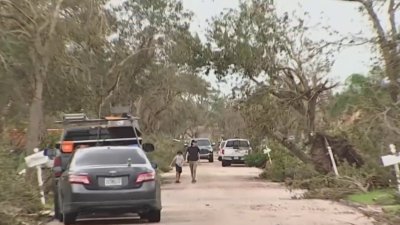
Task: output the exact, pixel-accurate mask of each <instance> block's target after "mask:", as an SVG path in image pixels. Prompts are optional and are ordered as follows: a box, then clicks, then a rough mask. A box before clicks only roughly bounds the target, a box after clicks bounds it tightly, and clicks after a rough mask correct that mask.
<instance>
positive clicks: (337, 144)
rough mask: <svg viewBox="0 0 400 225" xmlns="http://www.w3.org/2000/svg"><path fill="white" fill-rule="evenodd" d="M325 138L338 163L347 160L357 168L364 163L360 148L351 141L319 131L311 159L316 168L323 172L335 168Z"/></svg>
mask: <svg viewBox="0 0 400 225" xmlns="http://www.w3.org/2000/svg"><path fill="white" fill-rule="evenodd" d="M325 138H326V140H327V141H328V143H329V145H330V147H331V149H332V153H333V155H334V156H335V158H336V160H337V162H336V163H338V164H340V163H343V162H345V161H346V162H347V163H349V164H350V165H353V166H356V167H357V168H359V167H361V166H362V165H364V160H363V158H362V156H361V155H360V154H359V153H358V150H357V149H356V148H354V146H352V145H351V144H350V143H349V141H348V140H347V139H345V138H342V137H333V136H329V135H326V134H322V133H319V132H317V133H316V134H315V137H314V138H313V142H312V146H311V151H310V154H311V159H312V162H313V164H314V166H315V169H316V170H317V171H318V172H320V173H323V174H327V173H329V172H331V171H332V170H333V166H332V162H331V159H330V156H329V153H328V150H327V146H326V143H325Z"/></svg>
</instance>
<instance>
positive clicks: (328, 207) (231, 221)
mask: <svg viewBox="0 0 400 225" xmlns="http://www.w3.org/2000/svg"><path fill="white" fill-rule="evenodd" d="M258 174H259V170H257V169H254V168H246V167H239V166H238V167H224V168H223V167H221V166H220V163H219V162H218V161H217V162H215V163H213V164H210V163H208V162H204V163H201V164H200V165H199V168H198V182H197V183H196V184H192V183H190V178H189V168H188V167H184V172H183V182H182V183H181V184H175V183H172V181H173V179H174V178H173V177H174V174H173V173H172V172H171V173H168V174H165V177H166V180H167V181H171V182H167V184H166V185H164V187H163V192H162V195H163V196H162V198H163V199H162V200H163V211H162V222H161V223H160V224H161V225H214V224H215V225H221V224H226V225H243V224H251V225H265V224H269V225H292V224H293V225H303V224H304V225H317V224H318V225H319V224H321V225H342V224H357V225H370V224H371V225H372V221H371V220H369V219H368V218H366V217H364V216H363V215H362V214H360V213H359V212H356V211H355V210H353V209H352V208H349V207H346V206H343V205H341V204H338V203H333V202H330V201H322V200H292V199H291V196H292V195H293V194H291V193H289V192H288V191H286V189H285V188H283V187H282V186H280V185H279V184H275V183H268V182H262V181H259V180H258V179H257V176H258ZM100 221H101V222H100ZM79 224H82V225H83V224H95V225H103V224H113V225H117V224H144V223H143V222H141V221H139V220H135V219H133V220H132V219H130V220H121V221H116V220H112V221H111V220H110V221H107V222H106V221H105V220H104V219H98V220H97V221H92V222H81V223H79ZM48 225H60V223H57V222H52V223H49V224H48Z"/></svg>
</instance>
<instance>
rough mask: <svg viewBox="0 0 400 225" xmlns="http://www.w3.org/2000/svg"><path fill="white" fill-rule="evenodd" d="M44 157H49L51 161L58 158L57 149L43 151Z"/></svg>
mask: <svg viewBox="0 0 400 225" xmlns="http://www.w3.org/2000/svg"><path fill="white" fill-rule="evenodd" d="M43 155H44V156H47V157H49V159H54V157H56V156H57V149H49V148H46V149H44V150H43Z"/></svg>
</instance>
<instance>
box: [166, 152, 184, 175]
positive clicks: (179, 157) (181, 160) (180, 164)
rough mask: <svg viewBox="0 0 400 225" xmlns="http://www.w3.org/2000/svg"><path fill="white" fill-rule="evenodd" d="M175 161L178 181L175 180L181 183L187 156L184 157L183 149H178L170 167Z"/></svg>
mask: <svg viewBox="0 0 400 225" xmlns="http://www.w3.org/2000/svg"><path fill="white" fill-rule="evenodd" d="M174 162H175V170H176V181H175V183H180V179H181V173H182V167H183V163H184V162H185V158H183V153H182V152H181V151H178V153H177V154H176V156H175V157H174V159H173V160H172V162H171V165H170V167H172V164H173V163H174Z"/></svg>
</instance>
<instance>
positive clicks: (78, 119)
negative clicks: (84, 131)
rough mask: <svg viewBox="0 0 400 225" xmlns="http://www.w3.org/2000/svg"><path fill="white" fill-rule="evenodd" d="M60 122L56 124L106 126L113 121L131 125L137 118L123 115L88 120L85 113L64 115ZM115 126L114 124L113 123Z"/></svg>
mask: <svg viewBox="0 0 400 225" xmlns="http://www.w3.org/2000/svg"><path fill="white" fill-rule="evenodd" d="M62 118H63V119H62V120H61V121H56V122H55V123H57V124H64V125H67V124H70V125H72V124H75V125H78V124H79V125H85V124H88V125H107V124H110V122H113V121H131V122H133V124H135V125H136V123H134V121H137V120H138V119H139V117H134V116H132V115H130V114H123V115H121V116H109V117H104V118H100V119H89V118H88V117H87V115H86V114H85V113H66V114H64V115H63V117H62ZM114 124H115V123H114Z"/></svg>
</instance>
